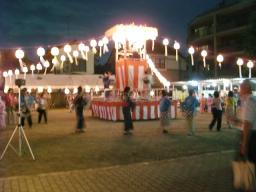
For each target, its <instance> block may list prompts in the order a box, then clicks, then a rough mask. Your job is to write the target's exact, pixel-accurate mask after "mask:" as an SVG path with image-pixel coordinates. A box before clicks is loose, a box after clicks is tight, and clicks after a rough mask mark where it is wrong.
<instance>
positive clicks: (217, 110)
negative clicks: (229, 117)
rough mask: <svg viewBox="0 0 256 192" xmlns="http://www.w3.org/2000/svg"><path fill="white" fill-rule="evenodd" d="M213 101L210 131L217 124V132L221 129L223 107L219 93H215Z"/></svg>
mask: <svg viewBox="0 0 256 192" xmlns="http://www.w3.org/2000/svg"><path fill="white" fill-rule="evenodd" d="M213 96H214V98H213V101H212V117H213V118H212V121H211V123H210V125H209V130H210V131H211V130H212V128H213V127H214V125H215V123H216V122H217V131H220V129H221V121H222V106H221V99H220V95H219V92H218V91H215V92H214V93H213Z"/></svg>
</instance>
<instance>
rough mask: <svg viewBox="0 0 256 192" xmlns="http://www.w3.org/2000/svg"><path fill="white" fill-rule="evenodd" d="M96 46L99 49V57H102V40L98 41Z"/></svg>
mask: <svg viewBox="0 0 256 192" xmlns="http://www.w3.org/2000/svg"><path fill="white" fill-rule="evenodd" d="M98 46H99V47H100V57H101V55H102V46H103V41H102V40H99V42H98Z"/></svg>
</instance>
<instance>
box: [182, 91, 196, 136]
mask: <svg viewBox="0 0 256 192" xmlns="http://www.w3.org/2000/svg"><path fill="white" fill-rule="evenodd" d="M188 93H189V96H187V97H186V98H185V101H184V102H183V103H182V110H183V113H184V115H185V119H186V122H187V126H188V135H189V136H191V135H194V134H195V130H196V127H195V122H194V119H195V115H196V108H197V107H198V105H199V102H198V100H197V98H196V96H195V91H194V90H193V89H191V90H189V92H188Z"/></svg>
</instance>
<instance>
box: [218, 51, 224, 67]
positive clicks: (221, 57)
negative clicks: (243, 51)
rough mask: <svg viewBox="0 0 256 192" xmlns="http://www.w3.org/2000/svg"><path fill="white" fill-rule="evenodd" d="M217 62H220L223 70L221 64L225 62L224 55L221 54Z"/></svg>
mask: <svg viewBox="0 0 256 192" xmlns="http://www.w3.org/2000/svg"><path fill="white" fill-rule="evenodd" d="M217 61H218V63H219V67H220V68H221V63H222V62H223V61H224V57H223V55H221V54H219V55H218V56H217Z"/></svg>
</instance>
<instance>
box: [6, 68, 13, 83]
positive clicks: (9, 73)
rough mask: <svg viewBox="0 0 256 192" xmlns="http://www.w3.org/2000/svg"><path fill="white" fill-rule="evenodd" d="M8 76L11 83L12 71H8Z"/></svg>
mask: <svg viewBox="0 0 256 192" xmlns="http://www.w3.org/2000/svg"><path fill="white" fill-rule="evenodd" d="M7 73H8V76H9V78H10V82H12V76H13V72H12V70H8V72H7Z"/></svg>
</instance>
